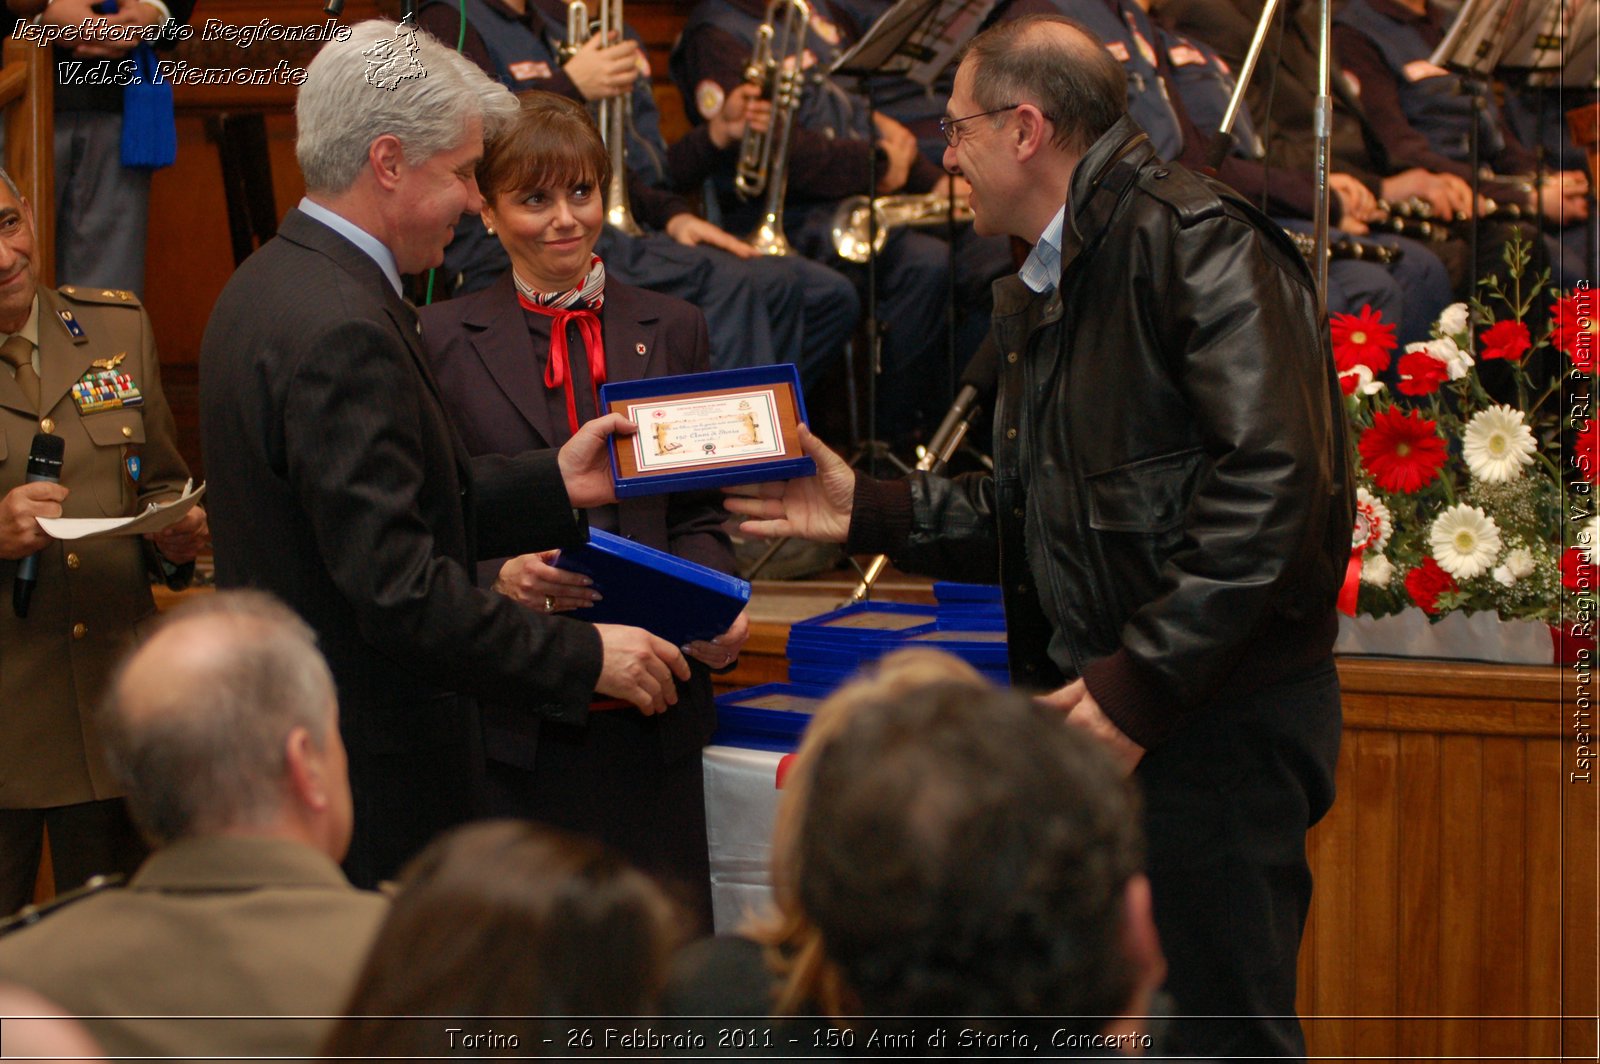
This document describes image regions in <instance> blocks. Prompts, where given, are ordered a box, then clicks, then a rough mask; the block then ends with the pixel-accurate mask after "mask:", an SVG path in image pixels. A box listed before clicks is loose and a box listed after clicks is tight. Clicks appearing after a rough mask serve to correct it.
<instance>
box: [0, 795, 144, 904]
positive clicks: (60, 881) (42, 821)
mask: <svg viewBox="0 0 1600 1064" xmlns="http://www.w3.org/2000/svg"><path fill="white" fill-rule="evenodd" d="M47 827H48V828H49V829H50V867H51V869H52V870H53V871H54V873H55V881H56V893H57V894H64V893H66V892H67V891H69V890H74V889H76V888H78V887H81V886H83V884H84V882H85V881H86V880H88V879H89V878H90V877H92V876H98V875H110V874H112V873H118V872H120V873H121V874H123V875H125V876H128V875H132V874H133V872H134V870H135V869H137V868H138V867H139V863H140V862H141V861H143V860H144V858H145V855H146V854H147V853H148V852H149V850H148V849H146V847H145V844H144V841H143V840H142V839H141V838H140V837H139V832H138V831H137V830H135V829H134V826H133V823H132V822H131V821H130V820H129V819H128V811H127V807H126V806H124V805H123V802H122V799H121V798H111V799H108V800H106V801H103V802H83V803H81V804H79V805H62V806H57V807H55V808H53V809H0V916H7V915H9V914H11V913H14V912H16V911H17V910H18V909H20V908H22V907H23V906H24V905H27V904H28V903H29V902H31V901H32V900H33V885H34V881H35V880H36V879H37V878H38V876H39V858H40V855H41V854H42V853H43V845H42V843H43V841H44V832H45V828H47Z"/></svg>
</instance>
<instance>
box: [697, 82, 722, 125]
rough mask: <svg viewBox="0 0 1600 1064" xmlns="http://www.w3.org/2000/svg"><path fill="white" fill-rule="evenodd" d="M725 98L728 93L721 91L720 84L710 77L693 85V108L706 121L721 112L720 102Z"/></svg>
mask: <svg viewBox="0 0 1600 1064" xmlns="http://www.w3.org/2000/svg"><path fill="white" fill-rule="evenodd" d="M727 98H728V95H727V93H725V92H723V91H722V86H721V85H718V84H717V83H716V82H715V81H712V80H711V79H710V78H706V79H705V80H704V81H702V82H701V83H700V84H698V85H696V86H695V87H694V105H695V108H696V110H698V111H699V112H700V117H701V118H704V119H706V120H707V121H710V120H711V119H713V118H715V117H717V115H719V114H721V113H722V104H723V102H724V101H726V100H727Z"/></svg>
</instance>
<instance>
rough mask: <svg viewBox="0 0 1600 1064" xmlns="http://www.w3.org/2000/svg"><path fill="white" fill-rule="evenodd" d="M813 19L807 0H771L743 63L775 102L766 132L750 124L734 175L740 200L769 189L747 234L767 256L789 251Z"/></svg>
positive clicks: (749, 77)
mask: <svg viewBox="0 0 1600 1064" xmlns="http://www.w3.org/2000/svg"><path fill="white" fill-rule="evenodd" d="M780 16H781V17H782V20H783V21H782V24H781V25H780V24H779V21H778V20H779V18H780ZM810 21H811V7H810V5H808V4H807V3H806V2H805V0H771V3H769V4H768V5H767V16H766V19H765V21H763V22H762V24H761V28H760V29H759V30H757V31H756V45H755V49H754V50H753V51H752V52H751V54H750V62H749V63H748V64H746V65H745V70H744V76H745V80H746V81H749V82H751V83H753V84H757V85H760V86H761V87H762V93H761V95H762V96H763V97H764V98H766V99H769V100H771V101H772V124H771V127H770V128H769V129H768V130H767V131H766V132H765V133H760V132H757V131H756V130H754V129H752V128H749V127H746V129H745V133H744V139H743V140H742V141H740V144H739V166H738V169H737V170H736V171H735V173H734V178H733V186H734V188H735V189H736V190H737V191H738V193H739V196H740V198H742V199H754V198H755V197H757V196H760V195H761V194H762V193H766V202H765V209H764V210H763V212H762V215H761V222H760V224H759V225H757V226H756V229H755V232H753V233H751V234H750V238H749V243H750V246H751V247H753V248H755V249H756V250H757V251H759V252H761V254H763V255H787V254H789V240H788V238H787V237H785V236H784V234H783V197H784V195H785V194H786V193H787V192H788V189H789V140H790V137H791V135H792V134H793V133H794V120H795V113H796V112H797V111H798V110H799V109H800V96H801V92H802V91H803V89H804V74H803V73H802V72H801V69H800V68H801V65H802V60H803V58H804V55H805V47H806V26H807V25H808V24H809V23H810Z"/></svg>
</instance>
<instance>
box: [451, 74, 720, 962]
mask: <svg viewBox="0 0 1600 1064" xmlns="http://www.w3.org/2000/svg"><path fill="white" fill-rule="evenodd" d="M609 173H610V159H609V158H608V156H607V154H606V150H605V145H604V144H602V143H601V141H600V134H599V132H598V131H597V130H596V129H595V127H594V123H593V122H591V121H590V119H589V115H588V113H587V112H585V111H584V109H583V107H582V105H580V104H577V103H574V102H573V101H571V100H568V99H566V98H565V97H561V96H556V95H554V94H552V93H548V92H539V91H536V90H535V91H530V92H528V93H526V94H524V95H523V97H522V99H521V101H520V106H519V109H518V111H517V114H516V117H515V118H513V119H512V121H511V123H510V124H509V125H508V126H507V127H506V128H505V129H504V130H503V131H502V132H501V133H500V134H498V135H497V136H495V137H494V138H493V139H492V140H491V141H490V142H489V145H488V148H487V150H486V151H485V154H484V158H483V162H482V164H481V165H480V166H479V168H478V182H479V187H480V188H481V189H482V192H483V196H484V201H485V202H484V207H483V220H484V222H485V223H486V224H487V226H488V230H489V232H490V233H492V234H494V236H495V238H496V239H498V240H499V241H500V242H501V244H503V245H504V247H505V250H506V253H507V254H508V255H509V257H510V260H511V268H510V269H508V270H507V271H506V272H505V273H503V274H502V275H501V276H500V278H499V279H498V280H497V281H496V282H495V283H494V284H493V285H491V286H490V287H488V288H486V289H484V290H483V291H481V292H474V293H473V294H471V295H467V296H460V297H458V298H456V299H452V300H449V301H447V302H444V303H437V304H435V305H433V306H431V307H427V308H425V309H424V310H423V311H422V313H421V319H422V325H423V336H424V341H425V343H426V345H427V348H428V356H429V359H430V361H431V363H432V366H433V373H434V377H435V379H436V380H437V382H438V386H439V394H440V397H441V398H442V399H443V401H444V405H445V408H446V409H447V410H448V411H449V412H450V415H451V417H452V418H454V419H455V422H456V424H457V425H458V426H460V430H461V437H462V441H463V442H464V443H465V445H466V448H467V452H468V453H469V454H471V455H473V456H474V457H477V456H482V455H514V454H518V453H521V452H523V451H527V450H533V449H538V448H554V447H562V446H565V445H566V444H567V442H568V441H569V440H570V439H572V438H573V437H574V436H575V435H576V434H577V432H578V429H579V427H580V426H582V425H584V424H586V423H588V422H590V421H592V420H593V419H594V418H595V417H597V416H598V415H599V413H600V411H599V409H598V408H597V406H596V402H597V399H596V391H597V389H598V387H599V386H600V385H601V384H603V383H605V382H606V381H607V380H611V381H620V380H635V379H638V378H640V377H655V376H667V375H673V374H682V373H696V372H704V371H705V370H706V369H707V368H708V366H707V359H708V349H707V348H708V344H707V338H706V322H705V318H704V316H702V315H701V313H700V312H699V311H698V310H696V309H695V308H694V307H692V306H690V305H689V304H687V303H685V302H683V301H682V300H679V299H674V298H672V297H671V296H665V295H660V294H659V293H656V292H649V291H646V290H644V289H642V288H635V287H633V286H632V285H628V284H623V283H621V282H619V281H617V280H616V279H614V278H612V277H610V276H609V273H608V270H607V266H608V265H609V264H608V263H606V262H604V261H602V259H601V257H600V256H599V255H597V254H595V244H596V241H597V240H598V239H599V237H600V232H601V230H602V229H603V228H604V226H605V202H604V192H603V190H604V189H605V186H606V178H607V176H608V175H609ZM587 517H588V521H589V524H590V525H591V527H594V528H600V529H604V530H605V531H607V532H613V533H616V534H618V535H622V536H627V537H628V538H630V539H632V540H634V541H636V542H638V543H642V544H644V545H646V546H649V547H654V548H656V549H657V550H664V551H669V552H671V553H672V554H675V555H677V556H678V557H681V558H687V559H688V560H690V561H693V562H697V563H699V564H701V565H706V566H710V567H712V568H714V569H719V570H722V571H724V572H731V571H732V570H733V568H734V563H733V553H732V551H731V549H730V548H729V545H728V537H727V535H726V534H725V533H724V532H723V530H722V522H723V519H724V513H723V510H722V508H721V507H720V506H719V505H717V497H716V495H715V494H714V493H711V494H707V493H705V492H683V493H675V494H671V495H653V496H650V497H648V498H642V499H627V500H623V501H621V502H618V503H617V504H615V505H612V506H598V507H594V508H592V509H590V510H589V511H588V513H587ZM554 560H555V559H554V556H553V555H552V554H544V555H539V554H524V555H519V556H517V557H514V558H510V559H505V558H497V559H494V560H492V561H486V562H484V563H482V564H481V565H480V577H481V582H482V583H484V584H486V585H492V586H493V587H494V588H495V589H496V590H497V591H499V592H501V593H502V594H504V595H506V596H507V597H509V598H511V599H512V600H514V601H515V602H517V603H518V604H520V605H522V606H524V607H527V608H529V609H533V610H539V611H542V612H544V613H562V612H565V611H567V610H571V609H575V608H578V607H582V606H587V605H589V604H590V603H591V602H592V601H593V600H594V599H595V598H597V597H598V595H599V592H598V591H597V589H594V588H592V587H589V586H588V584H587V582H586V578H585V577H583V576H581V575H579V574H577V573H572V572H567V571H565V570H562V569H557V568H556V567H555V566H554V564H553V562H554ZM606 590H607V591H608V592H610V593H612V594H626V593H627V589H625V588H608V589H606ZM748 631H749V625H748V622H747V619H746V618H745V616H744V615H743V614H741V615H740V616H739V617H738V618H737V619H736V621H735V623H734V625H733V626H732V627H731V628H730V629H729V630H728V631H727V632H724V633H722V634H721V635H719V636H717V637H716V640H715V642H712V641H706V642H697V643H693V644H690V645H689V646H687V647H684V648H683V649H684V651H685V652H686V653H687V654H688V656H689V658H690V659H691V660H692V661H693V662H694V664H693V666H692V668H691V675H690V677H689V678H688V680H687V681H680V682H679V683H678V684H677V685H676V692H677V703H676V705H673V706H671V707H670V708H669V709H668V710H667V711H666V712H665V713H660V714H654V715H647V714H643V713H640V712H638V711H637V710H636V709H634V708H633V707H632V706H629V705H625V704H619V703H618V702H617V701H616V700H615V699H611V698H607V697H605V696H602V695H595V696H592V697H584V698H582V699H581V700H580V702H579V707H575V709H578V708H580V707H581V708H583V709H586V708H588V707H589V706H590V705H591V704H592V705H593V706H594V707H595V708H596V709H603V710H604V712H593V713H589V712H575V713H574V714H573V721H572V722H560V721H541V720H539V719H537V717H536V716H534V715H533V714H530V713H528V712H527V707H526V706H522V705H517V704H514V703H513V704H503V705H502V704H495V703H491V704H489V705H488V706H487V707H486V708H485V711H484V715H485V745H486V748H487V753H488V756H489V775H488V779H489V799H490V807H491V809H492V810H493V811H494V812H495V813H496V814H497V815H501V816H527V817H533V818H534V819H536V820H539V821H541V822H543V823H546V824H549V825H551V826H553V827H559V828H563V829H565V830H567V831H573V832H577V833H580V834H585V835H593V836H595V837H596V838H599V839H601V840H603V841H605V842H606V843H608V844H609V845H612V846H615V847H616V848H617V849H619V850H621V851H622V853H623V854H624V855H625V856H627V857H628V859H629V860H631V861H633V862H634V863H635V864H637V865H639V866H640V867H641V868H643V869H645V870H646V871H648V872H651V873H653V874H656V875H660V876H662V877H663V878H664V879H666V880H667V881H669V882H671V883H672V884H673V885H674V886H675V887H676V888H677V889H679V890H682V891H684V892H685V893H684V900H685V902H686V907H687V908H688V909H689V910H690V911H691V912H692V913H693V915H694V916H695V918H696V919H697V921H698V922H699V923H700V924H701V925H702V926H703V929H704V930H706V931H709V930H710V929H711V895H710V890H711V886H710V877H711V868H710V863H709V861H710V859H709V857H708V855H707V850H706V816H705V794H704V787H703V780H702V774H701V768H700V751H701V749H702V748H703V747H704V746H705V745H706V743H707V741H709V740H710V738H711V733H712V731H713V730H715V728H716V720H717V715H716V707H715V705H714V704H713V703H712V694H711V674H710V670H711V669H725V668H728V667H730V666H731V665H733V664H734V662H735V661H736V660H737V659H738V656H739V651H740V648H741V647H742V646H743V645H744V640H745V637H746V635H747V633H748ZM553 667H555V668H558V669H559V668H564V667H569V666H567V665H566V664H565V663H562V662H560V661H559V660H558V661H556V662H555V663H554V665H553ZM570 667H573V668H578V667H581V662H577V661H574V662H573V663H572V664H571V666H570ZM664 671H665V670H664V669H663V672H664Z"/></svg>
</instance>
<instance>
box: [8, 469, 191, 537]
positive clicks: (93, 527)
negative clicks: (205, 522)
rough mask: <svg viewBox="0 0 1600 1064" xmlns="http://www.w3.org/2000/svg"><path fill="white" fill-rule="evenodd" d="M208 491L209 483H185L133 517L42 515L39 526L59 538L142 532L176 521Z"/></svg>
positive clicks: (154, 530) (130, 534)
mask: <svg viewBox="0 0 1600 1064" xmlns="http://www.w3.org/2000/svg"><path fill="white" fill-rule="evenodd" d="M205 493H206V486H205V485H204V484H202V485H200V486H199V487H198V488H197V487H195V486H194V481H192V480H191V481H188V482H186V483H185V484H184V485H183V494H182V495H180V496H178V497H177V498H176V499H172V500H170V501H168V502H161V503H156V502H153V503H151V504H150V505H149V506H148V507H146V508H145V511H144V513H142V514H138V515H136V516H134V517H41V518H39V527H40V528H42V529H44V530H45V532H46V533H48V534H49V535H51V536H54V537H55V538H56V539H95V538H98V537H100V536H142V535H144V534H145V533H146V532H159V531H161V530H162V529H163V528H166V527H167V526H168V525H173V524H177V522H178V521H179V520H180V519H181V518H182V517H183V515H184V514H186V513H188V512H189V511H190V510H192V509H194V505H195V503H197V502H199V501H200V497H201V496H202V495H204V494H205Z"/></svg>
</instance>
